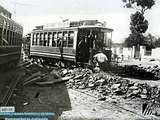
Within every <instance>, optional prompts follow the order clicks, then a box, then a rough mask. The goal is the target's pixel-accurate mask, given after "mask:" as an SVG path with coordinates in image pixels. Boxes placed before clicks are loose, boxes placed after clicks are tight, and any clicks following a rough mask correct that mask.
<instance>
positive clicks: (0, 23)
mask: <svg viewBox="0 0 160 120" xmlns="http://www.w3.org/2000/svg"><path fill="white" fill-rule="evenodd" d="M2 32H3V21H2V19H1V18H0V45H1V44H2V41H1V40H2Z"/></svg>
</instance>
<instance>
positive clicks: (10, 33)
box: [9, 31, 12, 45]
mask: <svg viewBox="0 0 160 120" xmlns="http://www.w3.org/2000/svg"><path fill="white" fill-rule="evenodd" d="M9 39H10V45H12V31H10V32H9Z"/></svg>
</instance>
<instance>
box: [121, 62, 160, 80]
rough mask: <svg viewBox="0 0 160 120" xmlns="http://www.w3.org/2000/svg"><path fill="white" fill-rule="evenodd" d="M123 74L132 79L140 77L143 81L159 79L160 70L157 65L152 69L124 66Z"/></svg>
mask: <svg viewBox="0 0 160 120" xmlns="http://www.w3.org/2000/svg"><path fill="white" fill-rule="evenodd" d="M123 70H124V72H125V74H127V75H129V76H133V77H140V78H145V79H154V80H157V79H160V68H159V67H158V65H155V66H153V67H151V66H149V67H143V66H141V65H139V66H138V65H125V66H123Z"/></svg>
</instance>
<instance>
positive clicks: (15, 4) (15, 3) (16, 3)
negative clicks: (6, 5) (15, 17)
mask: <svg viewBox="0 0 160 120" xmlns="http://www.w3.org/2000/svg"><path fill="white" fill-rule="evenodd" d="M11 4H14V14H16V6H17V5H23V6H32V5H30V4H22V3H18V2H16V0H14V2H11Z"/></svg>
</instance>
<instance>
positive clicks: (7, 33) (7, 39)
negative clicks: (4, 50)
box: [7, 30, 11, 45]
mask: <svg viewBox="0 0 160 120" xmlns="http://www.w3.org/2000/svg"><path fill="white" fill-rule="evenodd" d="M7 41H8V44H9V45H11V43H10V39H9V30H7Z"/></svg>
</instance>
